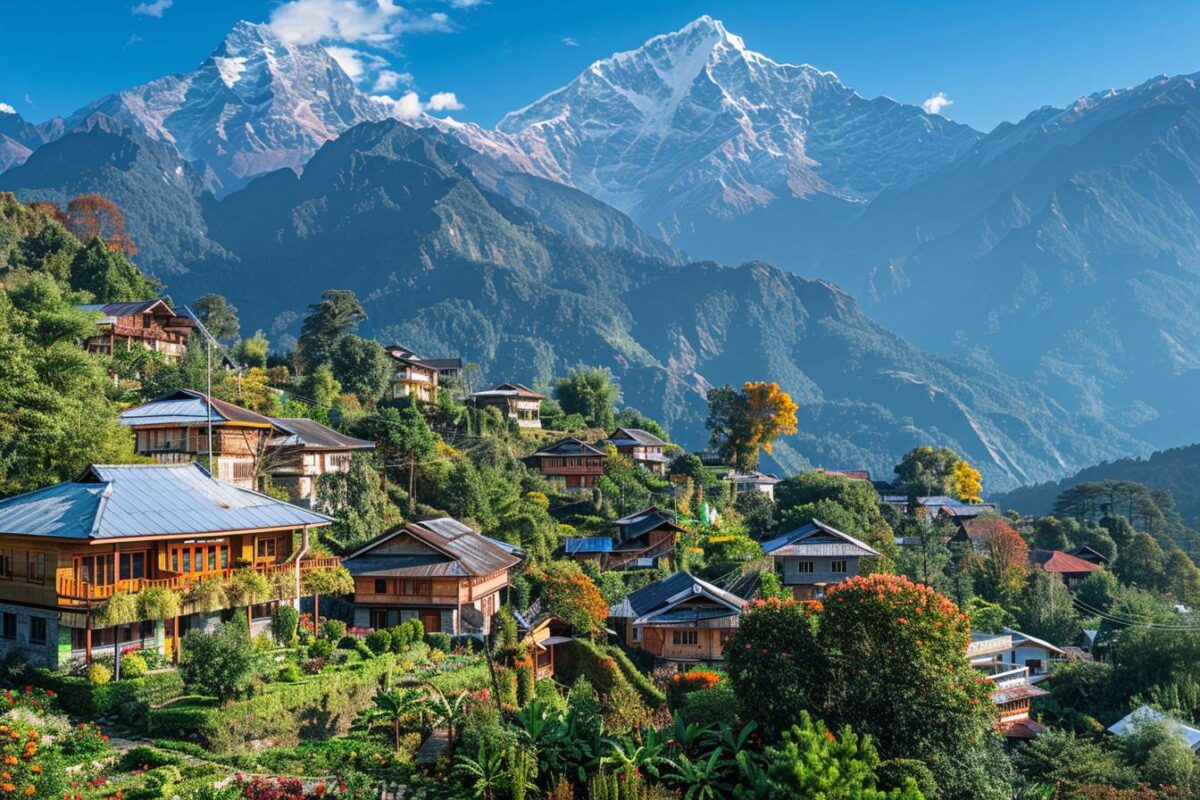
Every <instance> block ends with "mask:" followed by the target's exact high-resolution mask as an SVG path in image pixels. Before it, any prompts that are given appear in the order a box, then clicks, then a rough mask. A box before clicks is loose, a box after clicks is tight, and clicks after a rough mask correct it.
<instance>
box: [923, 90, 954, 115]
mask: <svg viewBox="0 0 1200 800" xmlns="http://www.w3.org/2000/svg"><path fill="white" fill-rule="evenodd" d="M952 105H954V101H953V100H951V99H950V98H949V97H946V93H945V92H938V93H937V94H935V95H934V96H933V97H930V98H928V99H927V100H925V102H923V103H921V108H923V109H925V113H926V114H941V113H942V109H943V108H945V107H946V106H952Z"/></svg>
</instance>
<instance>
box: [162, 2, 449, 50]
mask: <svg viewBox="0 0 1200 800" xmlns="http://www.w3.org/2000/svg"><path fill="white" fill-rule="evenodd" d="M160 2H161V0H160ZM270 26H271V29H272V30H273V31H275V33H277V34H278V35H279V36H280V38H282V39H284V40H285V41H289V42H294V43H297V44H313V43H315V42H322V41H327V42H341V43H343V44H372V45H377V46H385V45H388V44H391V43H393V42H395V41H396V39H397V38H398V37H399V36H400V35H401V34H403V33H428V32H436V31H448V30H450V29H451V25H450V18H449V17H447V16H446V15H445V14H443V13H441V12H435V13H432V14H424V15H422V14H414V13H412V12H410V11H408V10H407V9H405V8H404V7H402V6H398V5H396V3H395V2H394V0H375V2H364V0H289V2H286V3H283V4H282V5H278V6H276V7H275V8H274V9H273V10H272V11H271V17H270Z"/></svg>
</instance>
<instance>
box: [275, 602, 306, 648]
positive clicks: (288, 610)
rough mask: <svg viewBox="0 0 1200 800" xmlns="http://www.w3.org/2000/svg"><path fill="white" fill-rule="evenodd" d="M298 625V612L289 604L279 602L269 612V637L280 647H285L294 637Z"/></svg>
mask: <svg viewBox="0 0 1200 800" xmlns="http://www.w3.org/2000/svg"><path fill="white" fill-rule="evenodd" d="M299 625H300V612H299V611H297V610H296V609H294V608H292V607H291V606H289V605H285V604H282V603H281V604H280V605H278V606H276V607H275V610H274V611H272V612H271V637H272V638H273V639H275V642H276V643H277V644H278V645H279V646H281V647H286V646H287V645H289V644H291V642H292V639H294V638H296V628H297V627H299Z"/></svg>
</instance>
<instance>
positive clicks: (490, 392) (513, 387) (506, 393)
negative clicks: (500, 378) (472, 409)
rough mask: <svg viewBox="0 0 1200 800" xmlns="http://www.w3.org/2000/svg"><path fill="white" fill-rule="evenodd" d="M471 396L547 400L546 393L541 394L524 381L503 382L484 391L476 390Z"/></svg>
mask: <svg viewBox="0 0 1200 800" xmlns="http://www.w3.org/2000/svg"><path fill="white" fill-rule="evenodd" d="M471 397H524V398H526V399H529V400H545V399H546V395H544V394H539V393H538V392H535V391H534V390H533V389H530V388H529V387H528V386H526V385H525V384H523V383H502V384H500V385H499V386H495V387H493V388H491V389H484V390H483V391H482V392H475V393H474V394H472V395H471Z"/></svg>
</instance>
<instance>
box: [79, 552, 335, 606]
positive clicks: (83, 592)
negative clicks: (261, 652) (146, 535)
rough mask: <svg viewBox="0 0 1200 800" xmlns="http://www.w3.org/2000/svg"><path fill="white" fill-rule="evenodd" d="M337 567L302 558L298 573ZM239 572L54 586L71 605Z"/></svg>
mask: <svg viewBox="0 0 1200 800" xmlns="http://www.w3.org/2000/svg"><path fill="white" fill-rule="evenodd" d="M341 564H342V562H341V559H339V558H336V557H329V558H306V559H304V560H303V561H301V562H300V572H301V573H304V572H308V571H310V570H314V569H323V568H326V567H339V566H341ZM239 569H246V567H229V568H226V569H216V570H206V571H204V572H188V573H162V577H158V578H130V579H127V580H120V581H117V582H116V583H110V584H95V583H90V582H87V581H77V580H74V579H72V578H59V579H58V581H57V582H56V584H57V589H58V599H59V602H60V603H65V604H68V605H73V604H76V603H87V602H91V601H97V600H105V599H107V598H109V597H112V596H113V595H114V594H116V593H117V592H139V591H141V590H142V589H148V588H150V587H153V586H161V587H163V588H166V589H174V590H176V591H179V590H183V589H186V588H187V587H189V586H191V585H192V584H193V583H198V582H200V581H203V580H210V579H213V578H218V579H221V580H228V579H229V577H230V576H231V575H233V573H234V572H237V571H238V570H239ZM253 569H254V571H255V572H258V573H259V574H261V575H264V576H270V575H274V574H276V573H280V572H285V573H292V572H294V571H295V569H296V563H295V562H294V561H285V562H283V563H280V564H256V565H255V566H254V567H253Z"/></svg>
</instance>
